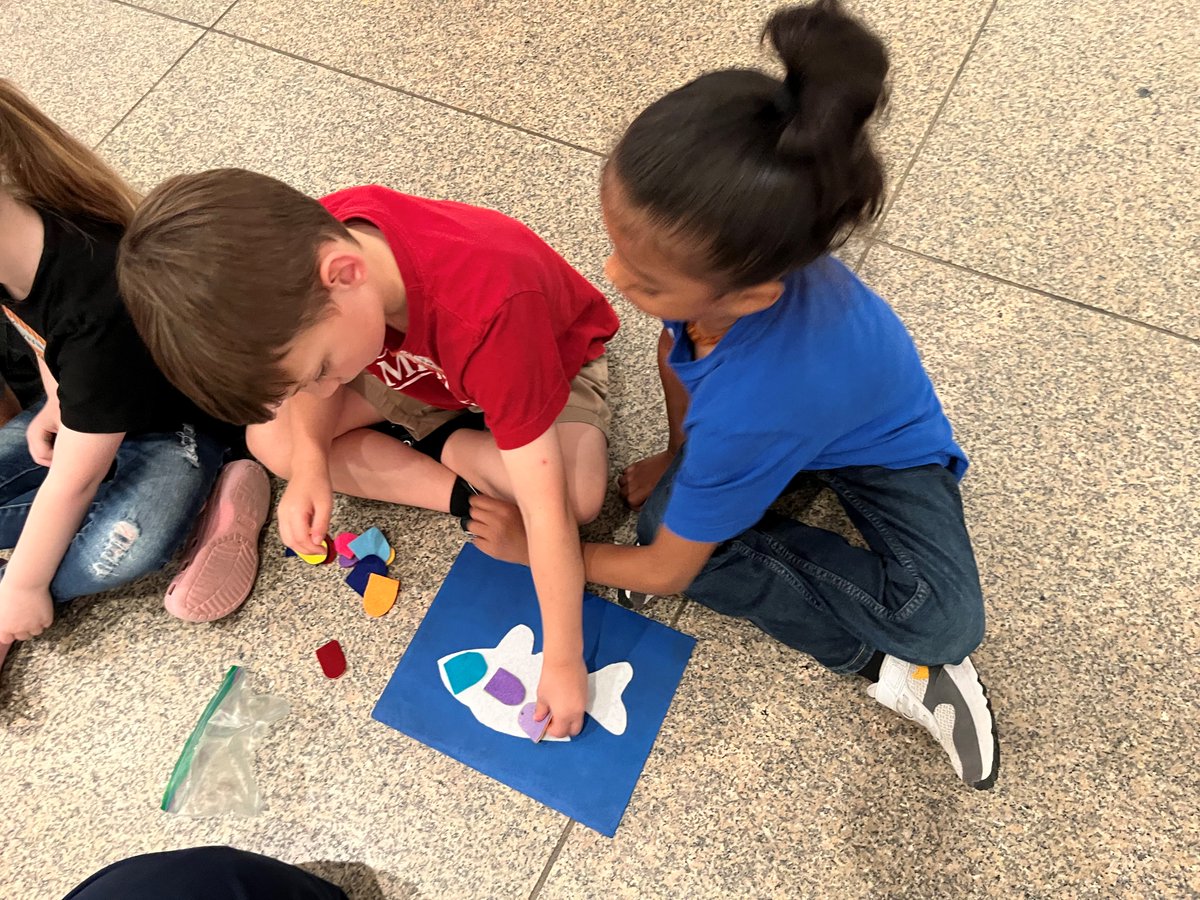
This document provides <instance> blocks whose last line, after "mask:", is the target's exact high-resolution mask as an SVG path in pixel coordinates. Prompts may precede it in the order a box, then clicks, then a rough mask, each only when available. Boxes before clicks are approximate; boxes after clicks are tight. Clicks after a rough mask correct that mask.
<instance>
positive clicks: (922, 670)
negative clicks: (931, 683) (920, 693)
mask: <svg viewBox="0 0 1200 900" xmlns="http://www.w3.org/2000/svg"><path fill="white" fill-rule="evenodd" d="M909 677H911V678H915V679H916V680H917V681H928V680H929V666H917V667H916V668H915V669H913V673H912V675H911V676H909Z"/></svg>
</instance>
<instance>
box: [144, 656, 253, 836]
mask: <svg viewBox="0 0 1200 900" xmlns="http://www.w3.org/2000/svg"><path fill="white" fill-rule="evenodd" d="M241 671H242V667H241V666H230V667H229V671H228V672H226V673H225V680H224V681H223V682H221V688H220V690H218V691H217V692H216V694H214V695H213V698H212V699H211V700H209V701H208V706H206V707H205V708H204V712H203V713H201V714H200V721H199V722H197V723H196V727H195V728H193V729H192V733H191V734H190V735H188V739H187V743H185V744H184V745H183V752H182V753H180V754H179V759H178V761H177V762H176V763H175V768H174V769H172V770H171V779H170V781H168V782H167V790H166V792H165V793H164V794H163V798H162V805H161V806H160V807H159V809H161V810H162V811H163V812H170V811H171V804H172V802H174V800H175V792H176V791H177V790H179V785H180V784H181V783H182V782H183V780H184V779H185V778H187V774H188V770H189V769H190V768H191V767H192V757H193V756H195V755H196V745H197V744H198V743H200V736H201V735H202V734H204V729H205V728H206V727H208V720H209V719H211V718H212V716H213V713H215V712H216V711H217V707H218V706H220V705H221V701H222V700H224V699H225V697H226V696H227V695H228V694H229V691H230V690H231V689H232V688H233V685H234V683H235V682H236V681H237V680H238V677H239V676H240V674H241Z"/></svg>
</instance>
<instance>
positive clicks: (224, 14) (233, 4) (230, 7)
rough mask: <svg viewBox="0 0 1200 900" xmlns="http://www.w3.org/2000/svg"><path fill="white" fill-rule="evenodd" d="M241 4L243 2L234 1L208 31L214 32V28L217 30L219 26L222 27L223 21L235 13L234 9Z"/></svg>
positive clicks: (239, 0) (240, 0)
mask: <svg viewBox="0 0 1200 900" xmlns="http://www.w3.org/2000/svg"><path fill="white" fill-rule="evenodd" d="M241 2H242V0H233V2H232V3H230V4H229V5H228V6H227V7H225V12H223V13H221V14H220V15H219V16H217V20H216V21H215V22H213V23H212V24H211V25H209V26H208V30H209V31H212V30H213V29H214V28H216V27H217V26H218V25H220V24H221V20H222V19H224V18H225V17H226V16H227V15H229V14H230V13H231V12H233V8H234V7H235V6H237V5H238V4H239V3H241Z"/></svg>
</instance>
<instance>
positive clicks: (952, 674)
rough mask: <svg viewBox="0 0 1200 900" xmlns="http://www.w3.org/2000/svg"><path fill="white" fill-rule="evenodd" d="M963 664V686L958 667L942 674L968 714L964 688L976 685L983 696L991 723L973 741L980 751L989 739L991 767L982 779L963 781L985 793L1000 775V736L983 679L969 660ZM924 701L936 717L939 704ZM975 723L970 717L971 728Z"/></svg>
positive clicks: (949, 668) (928, 699) (968, 705)
mask: <svg viewBox="0 0 1200 900" xmlns="http://www.w3.org/2000/svg"><path fill="white" fill-rule="evenodd" d="M964 663H965V664H967V665H969V666H970V672H969V674H968V675H967V677H966V679H965V684H964V683H963V682H962V681H960V680H959V678H958V677H957V676H958V672H957V671H956V670H957V669H958V668H959V667H958V666H944V667H943V669H942V673H943V675H944V676H948V677H949V678H950V682H951V684H953V685H954V688H955V690H957V692H958V694H959V696H960V697H961V698H962V702H963V703H964V704H965V705H966V707H967V709H968V713H969V710H970V706H971V702H970V700H969V699H968V698H967V691H965V690H964V688H967V689H968V690H969V689H970V688H971V686H972V685H973V684H978V685H979V690H980V692H981V693H982V694H983V704H984V708H985V709H986V710H987V716H988V721H989V722H990V723H991V728H990V731H989V733H988V734H980V733H979V731H978V729H976V730H975V734H974V739H975V743H976V745H977V746H979V748H980V749H981V750H982V748H983V747H985V746H987V743H988V742H989V740H988V739H989V738H990V743H991V747H992V765H991V767H990V769H988V770H987V775H986V776H985V777H984V778H982V779H980V780H978V781H967V780H966V779H965V778H964V779H963V780H964V781H966V783H967V784H969V785H971V787H973V788H975V789H976V790H980V791H986V790H990V789H991V788H992V786H993V785H995V783H996V776H997V775H998V774H999V773H1000V736H999V732H998V730H997V727H996V716H995V714H994V713H993V712H992V701H991V698H990V697H989V696H988V692H987V685H985V684H984V683H983V679H982V678H980V677H979V673H978V672H977V671H976V670H975V664H974V663H973V662H971V660H970V658H968V659H966V660H964ZM925 699H926V703H925V708H926V709H929V711H930V712H931V713H934V714H935V715H936V707H937V706H938V705H939V704H938V703H937V702H935V703H934V705H933V708H930V706H929V701H930V699H931V698H930V697H929V695H926V698H925ZM943 702H948V701H943ZM951 706H952V707H953V706H955V704H953V703H951ZM975 721H976V719H975V716H970V722H971V723H972V726H974V723H975ZM957 722H958V711H957V709H956V710H955V723H956V724H957ZM960 756H961V755H960ZM982 767H983V760H982V759H980V768H982Z"/></svg>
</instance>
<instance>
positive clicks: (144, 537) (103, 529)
mask: <svg viewBox="0 0 1200 900" xmlns="http://www.w3.org/2000/svg"><path fill="white" fill-rule="evenodd" d="M40 408H41V404H40V403H39V404H37V405H36V406H34V407H32V408H30V409H27V410H25V411H24V412H23V413H21V414H20V415H19V416H17V417H16V418H15V419H13V420H12V421H11V422H9V423H8V424H7V425H5V426H4V427H3V428H2V429H0V547H3V548H10V547H14V546H16V543H17V539H18V538H19V537H20V536H21V531H22V529H23V528H24V527H25V519H26V517H28V515H29V508H30V507H31V506H32V505H33V499H34V497H35V496H36V495H37V491H38V488H40V487H41V486H42V482H43V481H45V479H46V475H47V474H48V473H49V471H50V470H49V469H47V468H46V467H45V466H39V465H38V464H37V463H35V462H34V461H33V457H31V456H30V455H29V448H28V446H27V445H26V443H25V429H26V428H28V427H29V422H30V420H31V419H32V418H33V417H34V415H36V414H37V412H38V410H39V409H40ZM226 450H227V448H226V446H225V444H224V443H223V442H221V441H218V440H216V439H215V438H212V437H210V436H208V435H206V434H203V433H197V432H196V431H195V430H194V429H192V428H191V426H185V427H184V429H183V430H182V431H180V432H178V433H163V434H139V435H135V436H132V437H127V438H125V440H124V441H122V442H121V446H120V448H119V449H118V450H117V458H116V460H115V462H114V465H113V468H112V470H111V471H110V472H109V474H108V477H107V478H105V479H104V482H103V483H102V484H101V485H100V489H99V490H97V491H96V496H95V499H93V500H92V505H91V508H90V509H89V510H88V512H87V515H86V516H85V517H84V520H83V523H82V524H81V525H80V526H79V532H78V533H77V534H76V535H75V538H74V540H72V541H71V544H70V546H69V547H68V548H67V552H66V555H65V556H63V560H62V562H61V563H60V564H59V566H58V572H57V573H56V574H55V576H54V580H53V581H52V582H51V583H50V596H51V597H53V598H54V602H56V603H65V602H67V601H68V600H74V599H75V598H76V597H83V596H86V595H88V594H98V593H100V592H101V591H108V590H112V589H113V588H118V587H120V586H121V585H123V584H128V583H129V582H131V581H133V580H135V579H137V578H141V577H142V576H143V575H147V574H149V573H151V572H156V571H158V570H159V569H161V568H162V567H163V566H165V565H166V564H167V563H168V562H170V561H171V558H172V556H174V554H175V551H176V550H178V549H179V547H180V546H181V545H182V544H183V542H184V540H186V539H187V536H188V534H189V533H190V531H191V529H192V525H193V524H194V523H195V521H196V517H197V516H198V515H199V513H200V509H201V508H202V507H203V506H204V501H205V500H207V499H208V493H209V491H210V490H211V489H212V486H213V482H214V481H215V480H216V477H217V474H218V472H220V469H221V465H222V464H223V463H224V460H225V454H226Z"/></svg>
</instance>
